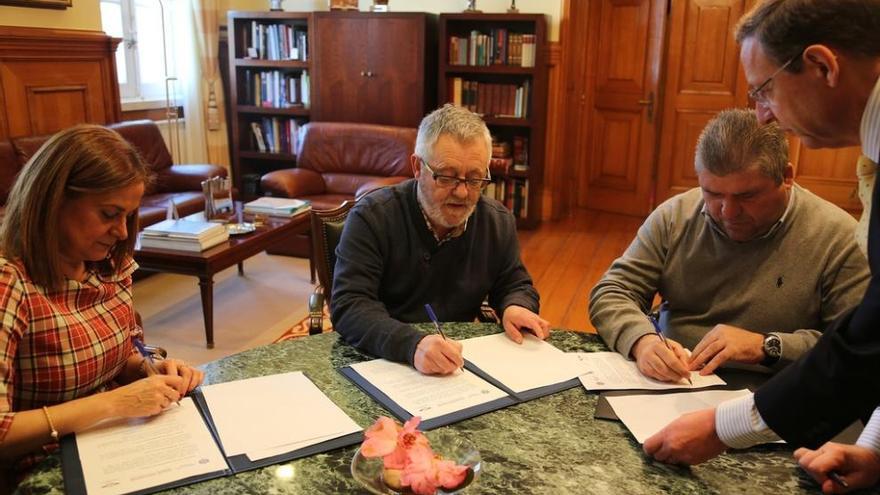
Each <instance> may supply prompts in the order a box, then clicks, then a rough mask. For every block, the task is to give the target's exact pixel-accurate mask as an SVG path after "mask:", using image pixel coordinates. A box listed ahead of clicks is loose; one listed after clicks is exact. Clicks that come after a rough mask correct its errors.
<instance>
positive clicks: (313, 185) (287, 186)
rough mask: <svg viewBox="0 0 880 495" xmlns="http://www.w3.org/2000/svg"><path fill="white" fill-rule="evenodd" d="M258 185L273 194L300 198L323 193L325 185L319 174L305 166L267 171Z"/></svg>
mask: <svg viewBox="0 0 880 495" xmlns="http://www.w3.org/2000/svg"><path fill="white" fill-rule="evenodd" d="M260 187H262V189H263V190H264V191H271V192H272V193H273V195H274V196H281V197H284V198H302V197H304V196H313V195H316V194H324V192H325V191H326V189H327V187H326V185H325V184H324V178H323V177H321V174H319V173H318V172H315V171H314V170H309V169H307V168H288V169H284V170H276V171H274V172H269V173H268V174H266V175H264V176H263V177H262V178H261V179H260Z"/></svg>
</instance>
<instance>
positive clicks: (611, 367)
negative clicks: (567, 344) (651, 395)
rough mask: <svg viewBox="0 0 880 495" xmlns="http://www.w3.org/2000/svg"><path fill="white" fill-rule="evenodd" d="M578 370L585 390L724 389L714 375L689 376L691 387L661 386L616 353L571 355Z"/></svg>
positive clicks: (687, 385)
mask: <svg viewBox="0 0 880 495" xmlns="http://www.w3.org/2000/svg"><path fill="white" fill-rule="evenodd" d="M568 355H569V356H571V358H573V359H574V360H575V361H576V362H577V363H578V364H579V365H580V367H581V373H582V374H581V375H580V376H579V377H578V378H579V379H580V381H581V384H582V385H583V386H584V388H585V389H587V390H669V389H675V388H705V387H711V386H713V385H725V384H726V382H725V381H724V380H722V379H721V377H719V376H718V375H716V374H711V375H706V376H701V375H700V373H699V372H697V371H692V372H691V381H692V382H693V385H691V384H690V383H688V382H687V381H686V380H681V381H680V382H676V383H669V382H661V381H659V380H655V379H653V378H648V377H647V376H645V375H643V374H642V373H641V372H640V371H639V368H638V366H637V365H636V363H635V362H634V361H630V360H628V359H626V358H625V357H623V356H621V355H620V354H618V353H616V352H570V353H568Z"/></svg>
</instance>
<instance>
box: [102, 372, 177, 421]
mask: <svg viewBox="0 0 880 495" xmlns="http://www.w3.org/2000/svg"><path fill="white" fill-rule="evenodd" d="M182 387H183V378H181V377H179V376H172V375H153V376H151V377H148V378H142V379H140V380H138V381H136V382H133V383H130V384H128V385H126V386H124V387H119V388H117V389H115V390H111V391H110V392H107V393H108V394H109V395H110V396H111V397H112V398H113V402H112V403H113V412H114V414H113V415H114V416H122V417H126V418H141V417H144V416H155V415H156V414H159V413H160V412H162V410H163V409H165V408H166V407H168V406H169V405H171V403H172V402H177V401H178V400H180V398H181V397H182V394H181V393H179V392H178V390H180V389H181V388H182Z"/></svg>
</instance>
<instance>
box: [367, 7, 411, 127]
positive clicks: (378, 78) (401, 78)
mask: <svg viewBox="0 0 880 495" xmlns="http://www.w3.org/2000/svg"><path fill="white" fill-rule="evenodd" d="M368 32H369V37H368V38H366V40H364V41H365V42H366V43H367V44H368V52H369V62H368V64H367V68H368V72H369V75H368V85H369V90H368V94H369V98H368V101H367V102H366V103H367V105H368V108H367V109H366V112H367V114H368V115H369V120H367V121H368V122H373V123H376V124H386V125H399V126H408V127H416V126H418V125H419V122H420V121H421V120H422V117H423V116H424V111H425V109H424V106H423V105H424V104H423V102H424V101H425V79H424V77H425V71H424V58H425V46H424V40H425V20H424V18H423V17H420V16H419V17H412V16H408V17H396V18H395V17H389V18H384V19H383V18H372V19H370V20H369V30H368Z"/></svg>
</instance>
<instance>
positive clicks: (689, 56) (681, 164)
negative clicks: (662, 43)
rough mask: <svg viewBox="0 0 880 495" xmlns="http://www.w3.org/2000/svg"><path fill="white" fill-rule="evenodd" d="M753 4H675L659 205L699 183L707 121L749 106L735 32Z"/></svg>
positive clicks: (693, 0)
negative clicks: (698, 153)
mask: <svg viewBox="0 0 880 495" xmlns="http://www.w3.org/2000/svg"><path fill="white" fill-rule="evenodd" d="M749 3H751V0H749V1H747V0H681V1H676V2H672V11H671V12H670V15H669V19H670V23H669V45H668V49H667V56H666V64H665V67H664V72H665V73H666V84H665V95H664V97H663V107H662V108H663V110H662V117H661V118H662V132H661V138H660V152H659V154H658V165H657V189H656V191H657V192H656V194H657V199H656V202H655V205H656V204H659V203H661V202H663V201H664V200H666V199H668V198H670V197H672V196H674V195H676V194H678V193H681V192H684V191H686V190H688V189H691V188H693V187H695V186H696V185H697V176H696V173H695V172H694V155H695V147H696V145H697V138H699V136H700V132H702V130H703V128H704V127H705V126H706V123H708V122H709V120H711V119H712V117H714V116H715V114H717V113H718V112H719V111H720V110H723V109H725V108H733V107H744V106H746V105H748V96H747V93H748V88H747V85H746V81H745V76H744V74H743V71H742V67H741V65H740V63H739V46H738V45H737V44H736V41H735V40H734V38H733V29H734V26H735V25H736V22H737V21H738V20H739V18H740V17H742V15H743V13H745V11H746V9H747V8H748V7H749V5H748V4H749Z"/></svg>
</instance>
